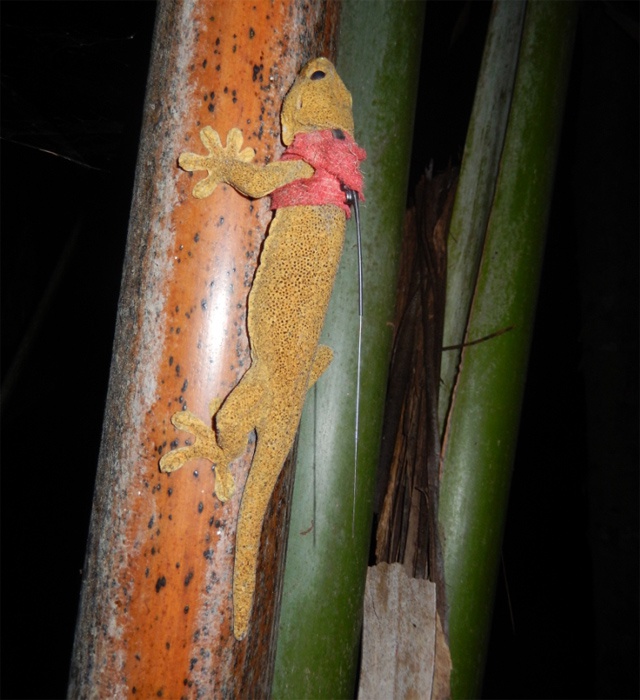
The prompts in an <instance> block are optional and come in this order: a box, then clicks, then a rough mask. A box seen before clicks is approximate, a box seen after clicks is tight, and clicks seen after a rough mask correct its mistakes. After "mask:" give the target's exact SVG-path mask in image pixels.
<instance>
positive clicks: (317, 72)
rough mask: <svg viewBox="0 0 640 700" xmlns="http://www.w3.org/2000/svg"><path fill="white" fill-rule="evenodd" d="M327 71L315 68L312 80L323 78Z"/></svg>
mask: <svg viewBox="0 0 640 700" xmlns="http://www.w3.org/2000/svg"><path fill="white" fill-rule="evenodd" d="M325 75H326V73H325V72H324V71H323V70H315V71H313V73H312V74H311V80H322V78H324V77H325Z"/></svg>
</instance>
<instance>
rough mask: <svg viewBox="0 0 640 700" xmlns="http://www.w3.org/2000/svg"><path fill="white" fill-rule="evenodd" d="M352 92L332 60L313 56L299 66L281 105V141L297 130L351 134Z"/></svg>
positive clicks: (288, 141)
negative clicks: (345, 132) (300, 67)
mask: <svg viewBox="0 0 640 700" xmlns="http://www.w3.org/2000/svg"><path fill="white" fill-rule="evenodd" d="M351 105H352V99H351V93H350V92H349V91H348V90H347V88H346V87H345V85H344V83H343V82H342V80H340V76H339V75H338V73H337V72H336V69H335V68H334V66H333V63H331V61H329V60H327V59H326V58H314V59H313V61H309V63H307V65H306V66H304V67H303V68H302V70H301V71H300V73H299V75H298V77H297V78H296V81H295V83H294V84H293V85H292V86H291V90H289V92H288V93H287V96H286V97H285V98H284V103H283V104H282V116H281V121H282V140H283V142H284V144H285V146H288V145H289V144H290V143H291V142H292V141H293V138H294V136H295V135H296V134H298V133H300V132H305V131H306V132H309V131H319V130H322V129H342V130H343V131H347V132H348V133H349V134H351V136H353V114H352V112H351Z"/></svg>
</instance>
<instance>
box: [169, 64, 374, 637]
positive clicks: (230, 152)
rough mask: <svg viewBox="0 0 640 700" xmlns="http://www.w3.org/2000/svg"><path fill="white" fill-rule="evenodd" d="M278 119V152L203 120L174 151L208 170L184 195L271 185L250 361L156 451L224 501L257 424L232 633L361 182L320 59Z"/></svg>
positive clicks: (239, 621) (251, 304) (250, 322)
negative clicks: (210, 484) (198, 144)
mask: <svg viewBox="0 0 640 700" xmlns="http://www.w3.org/2000/svg"><path fill="white" fill-rule="evenodd" d="M281 122H282V138H283V141H284V143H285V145H287V146H288V147H289V148H288V149H287V151H286V152H285V154H284V156H283V158H282V159H281V160H280V161H277V162H273V163H270V164H268V165H264V166H261V165H257V164H254V163H252V162H251V160H252V159H253V157H254V152H253V150H252V149H244V150H241V147H242V135H241V133H240V131H239V130H237V129H232V130H231V131H230V132H229V134H228V136H227V144H226V146H225V147H223V146H222V143H221V141H220V138H219V136H218V134H217V133H216V132H215V131H214V130H213V129H211V128H210V127H205V129H203V130H202V132H201V134H200V138H201V140H202V142H203V144H204V145H205V146H206V147H207V149H208V150H209V154H208V155H207V156H202V155H197V154H193V153H183V154H182V155H181V156H180V159H179V162H180V165H181V167H182V168H184V169H185V170H189V171H195V170H206V171H207V172H208V176H207V177H206V178H205V179H204V180H201V181H200V182H199V183H197V185H196V186H195V188H194V191H193V194H194V196H196V197H198V198H202V197H206V196H208V195H209V194H211V192H213V190H214V189H215V187H216V186H217V185H218V184H219V183H221V182H224V183H227V184H229V185H231V186H232V187H234V188H235V189H236V190H238V191H239V192H241V193H242V194H244V195H247V196H250V197H262V196H264V195H266V194H269V193H272V192H273V193H274V194H273V197H272V208H274V209H276V213H275V216H274V219H273V221H272V222H271V225H270V228H269V233H268V235H267V237H266V239H265V243H264V248H263V251H262V253H261V256H260V262H259V266H258V269H257V271H256V275H255V279H254V282H253V285H252V288H251V291H250V293H249V300H248V316H247V327H248V333H249V342H250V346H251V366H250V368H249V369H248V370H247V372H246V373H245V374H244V376H243V377H242V379H241V380H240V382H239V383H238V384H237V386H236V387H235V388H234V389H233V390H232V391H231V392H230V393H229V395H228V396H227V397H226V398H225V399H224V400H222V401H220V400H216V401H213V402H212V404H211V406H210V412H211V417H212V420H213V424H211V423H206V422H204V421H202V420H201V419H200V418H199V417H197V416H195V415H194V414H192V413H191V412H189V411H186V410H185V411H179V412H177V413H175V414H174V415H173V416H172V419H171V420H172V423H173V424H174V425H175V426H176V427H177V428H179V429H181V430H185V431H188V432H190V433H192V434H193V435H194V437H195V441H194V444H193V445H189V446H186V447H181V448H178V449H175V450H172V451H171V452H169V453H167V454H166V455H164V456H163V457H162V459H161V460H160V468H161V470H162V471H164V472H172V471H175V470H177V469H179V468H180V467H182V466H183V465H184V464H185V463H186V462H187V461H189V460H190V459H193V458H196V457H204V458H206V459H208V460H210V461H211V462H212V463H213V464H214V465H215V470H216V495H217V496H218V498H220V500H221V501H226V500H227V499H228V498H230V497H231V496H232V494H233V491H234V483H233V477H232V475H231V473H230V471H229V464H230V463H231V462H233V460H235V459H236V458H237V457H239V456H241V455H242V454H243V453H244V452H245V450H246V447H247V442H248V438H249V434H250V433H251V431H253V430H255V431H256V449H255V453H254V456H253V460H252V464H251V468H250V470H249V475H248V477H247V481H246V484H245V487H244V492H243V495H242V501H241V505H240V513H239V518H238V526H237V534H236V552H235V564H234V580H233V606H234V634H235V636H236V638H237V639H242V638H243V637H244V636H245V634H246V631H247V628H248V625H249V620H250V616H251V609H252V604H253V596H254V592H255V585H256V566H257V558H258V548H259V545H260V537H261V533H262V524H263V520H264V516H265V513H266V510H267V507H268V505H269V501H270V499H271V495H272V492H273V489H274V487H275V484H276V481H277V479H278V476H279V474H280V472H281V470H282V467H283V466H284V462H285V460H286V458H287V455H288V454H289V451H290V449H291V446H292V444H293V441H294V439H295V435H296V431H297V429H298V424H299V422H300V416H301V413H302V407H303V404H304V399H305V396H306V393H307V391H308V389H309V388H310V387H311V386H312V385H313V384H314V382H315V381H316V380H317V379H318V378H319V377H320V375H321V374H322V373H323V372H324V371H325V370H326V368H327V367H328V365H329V364H330V362H331V359H332V351H331V349H330V348H328V347H326V346H322V345H318V341H319V337H320V332H321V330H322V325H323V322H324V317H325V314H326V310H327V306H328V304H329V299H330V296H331V292H332V289H333V282H334V278H335V275H336V271H337V268H338V264H339V261H340V257H341V254H342V248H343V243H344V235H345V225H346V218H347V216H348V215H349V207H348V205H347V204H346V201H345V194H344V188H348V189H350V190H353V191H355V192H358V193H359V192H361V191H362V176H361V174H360V171H359V168H358V166H359V163H360V161H361V160H363V159H364V157H365V153H364V151H363V150H362V149H360V148H358V146H357V145H356V144H355V142H354V141H353V116H352V112H351V95H350V93H349V92H348V90H347V89H346V87H345V86H344V84H343V82H342V81H341V79H340V77H339V76H338V74H337V72H336V70H335V68H334V67H333V65H332V64H331V63H330V62H329V61H328V60H327V59H325V58H318V59H315V60H313V61H311V62H310V63H308V64H307V65H306V66H305V67H304V68H303V69H302V71H301V72H300V74H299V76H298V78H297V79H296V81H295V83H294V84H293V86H292V88H291V90H290V91H289V93H288V94H287V96H286V98H285V101H284V103H283V107H282V112H281ZM345 161H346V162H345Z"/></svg>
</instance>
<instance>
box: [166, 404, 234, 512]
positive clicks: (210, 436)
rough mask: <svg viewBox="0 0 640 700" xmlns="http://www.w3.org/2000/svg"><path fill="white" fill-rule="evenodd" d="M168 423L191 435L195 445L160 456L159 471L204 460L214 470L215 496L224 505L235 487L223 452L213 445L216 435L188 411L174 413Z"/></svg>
mask: <svg viewBox="0 0 640 700" xmlns="http://www.w3.org/2000/svg"><path fill="white" fill-rule="evenodd" d="M171 422H172V423H173V425H175V427H176V428H178V430H184V431H185V432H187V433H191V434H192V435H193V436H194V438H195V442H194V444H193V445H187V446H186V447H178V448H177V449H175V450H171V452H167V454H166V455H163V456H162V458H161V459H160V471H162V472H165V473H169V472H175V471H177V470H178V469H181V468H182V467H183V466H184V465H185V464H186V463H187V462H189V461H190V460H192V459H196V458H198V457H202V458H204V459H207V460H209V461H210V462H212V463H213V464H214V465H215V468H216V486H215V492H216V496H217V497H218V498H219V499H220V500H221V501H223V502H224V501H227V500H229V498H231V496H232V495H233V493H234V491H235V483H234V480H233V476H232V475H231V472H230V471H229V465H228V463H227V460H226V458H225V455H224V452H223V451H222V450H221V449H220V447H219V446H218V443H217V442H216V434H215V432H214V431H213V430H212V429H211V427H210V426H209V425H207V424H206V423H205V422H204V421H202V420H201V419H200V418H198V416H196V415H195V414H193V413H191V411H178V412H177V413H174V414H173V415H172V416H171Z"/></svg>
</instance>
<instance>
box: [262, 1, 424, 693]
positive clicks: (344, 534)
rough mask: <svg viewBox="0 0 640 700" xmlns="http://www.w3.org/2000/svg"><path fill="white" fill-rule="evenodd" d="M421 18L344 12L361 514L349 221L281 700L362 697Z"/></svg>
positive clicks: (296, 556)
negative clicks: (355, 175) (359, 682)
mask: <svg viewBox="0 0 640 700" xmlns="http://www.w3.org/2000/svg"><path fill="white" fill-rule="evenodd" d="M423 16H424V5H423V3H397V2H389V1H385V2H379V1H378V2H366V3H362V2H345V3H344V5H343V10H342V18H341V34H340V40H339V45H338V64H337V67H338V71H339V73H340V75H341V77H342V78H343V80H344V82H345V84H346V85H347V87H348V88H349V89H350V90H351V93H352V95H353V104H354V117H355V124H356V140H357V141H358V143H359V144H360V145H361V146H363V147H365V148H366V149H367V154H368V156H367V160H366V161H365V163H364V166H363V171H364V174H365V181H366V185H365V186H366V190H365V195H366V203H364V204H363V205H362V206H361V218H362V237H363V246H364V253H363V256H364V293H365V304H364V340H363V353H362V390H361V400H360V422H359V439H358V469H357V483H356V498H355V510H354V425H355V393H356V391H355V389H356V357H357V342H358V288H357V280H358V275H357V267H356V265H357V257H356V248H355V230H354V225H353V223H350V224H349V227H348V230H347V240H346V244H345V251H344V254H343V259H342V263H341V267H340V271H339V273H338V278H337V280H336V286H335V289H334V293H333V297H332V301H331V306H330V309H329V313H328V316H327V321H326V323H325V328H324V332H323V340H322V342H324V343H326V344H327V345H329V346H330V347H332V348H333V350H334V360H333V363H332V365H331V367H330V368H329V369H328V370H327V372H326V374H325V376H323V377H322V378H321V379H320V381H319V382H318V384H317V386H316V387H315V389H314V390H312V392H311V393H310V396H309V398H308V400H307V406H306V409H305V413H304V416H303V420H302V424H301V430H300V439H299V444H298V461H297V471H296V482H295V487H294V499H293V506H292V515H291V527H290V534H289V544H288V550H287V564H286V571H285V581H284V590H283V595H282V608H281V619H280V630H279V638H278V647H277V655H276V668H275V676H274V685H273V696H274V697H276V698H301V697H304V698H326V697H333V698H337V697H350V696H352V695H353V693H354V692H355V690H354V688H355V684H356V671H357V661H358V650H359V642H360V630H361V624H362V599H363V595H364V583H365V576H366V568H367V558H368V552H369V544H370V532H371V517H372V502H373V491H374V486H375V473H376V467H377V461H378V451H379V445H380V434H381V428H382V417H383V413H384V400H385V392H386V382H387V373H388V363H389V354H390V346H391V340H392V328H391V325H390V322H391V320H392V319H393V311H394V305H395V284H396V275H397V263H398V258H399V249H400V242H401V236H402V226H403V217H404V209H405V202H406V188H407V180H408V170H409V166H408V164H409V156H410V151H411V139H412V132H413V115H414V109H415V98H416V90H417V83H418V66H419V60H420V48H421V39H422V25H423ZM352 222H353V219H352ZM354 513H355V518H354Z"/></svg>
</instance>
